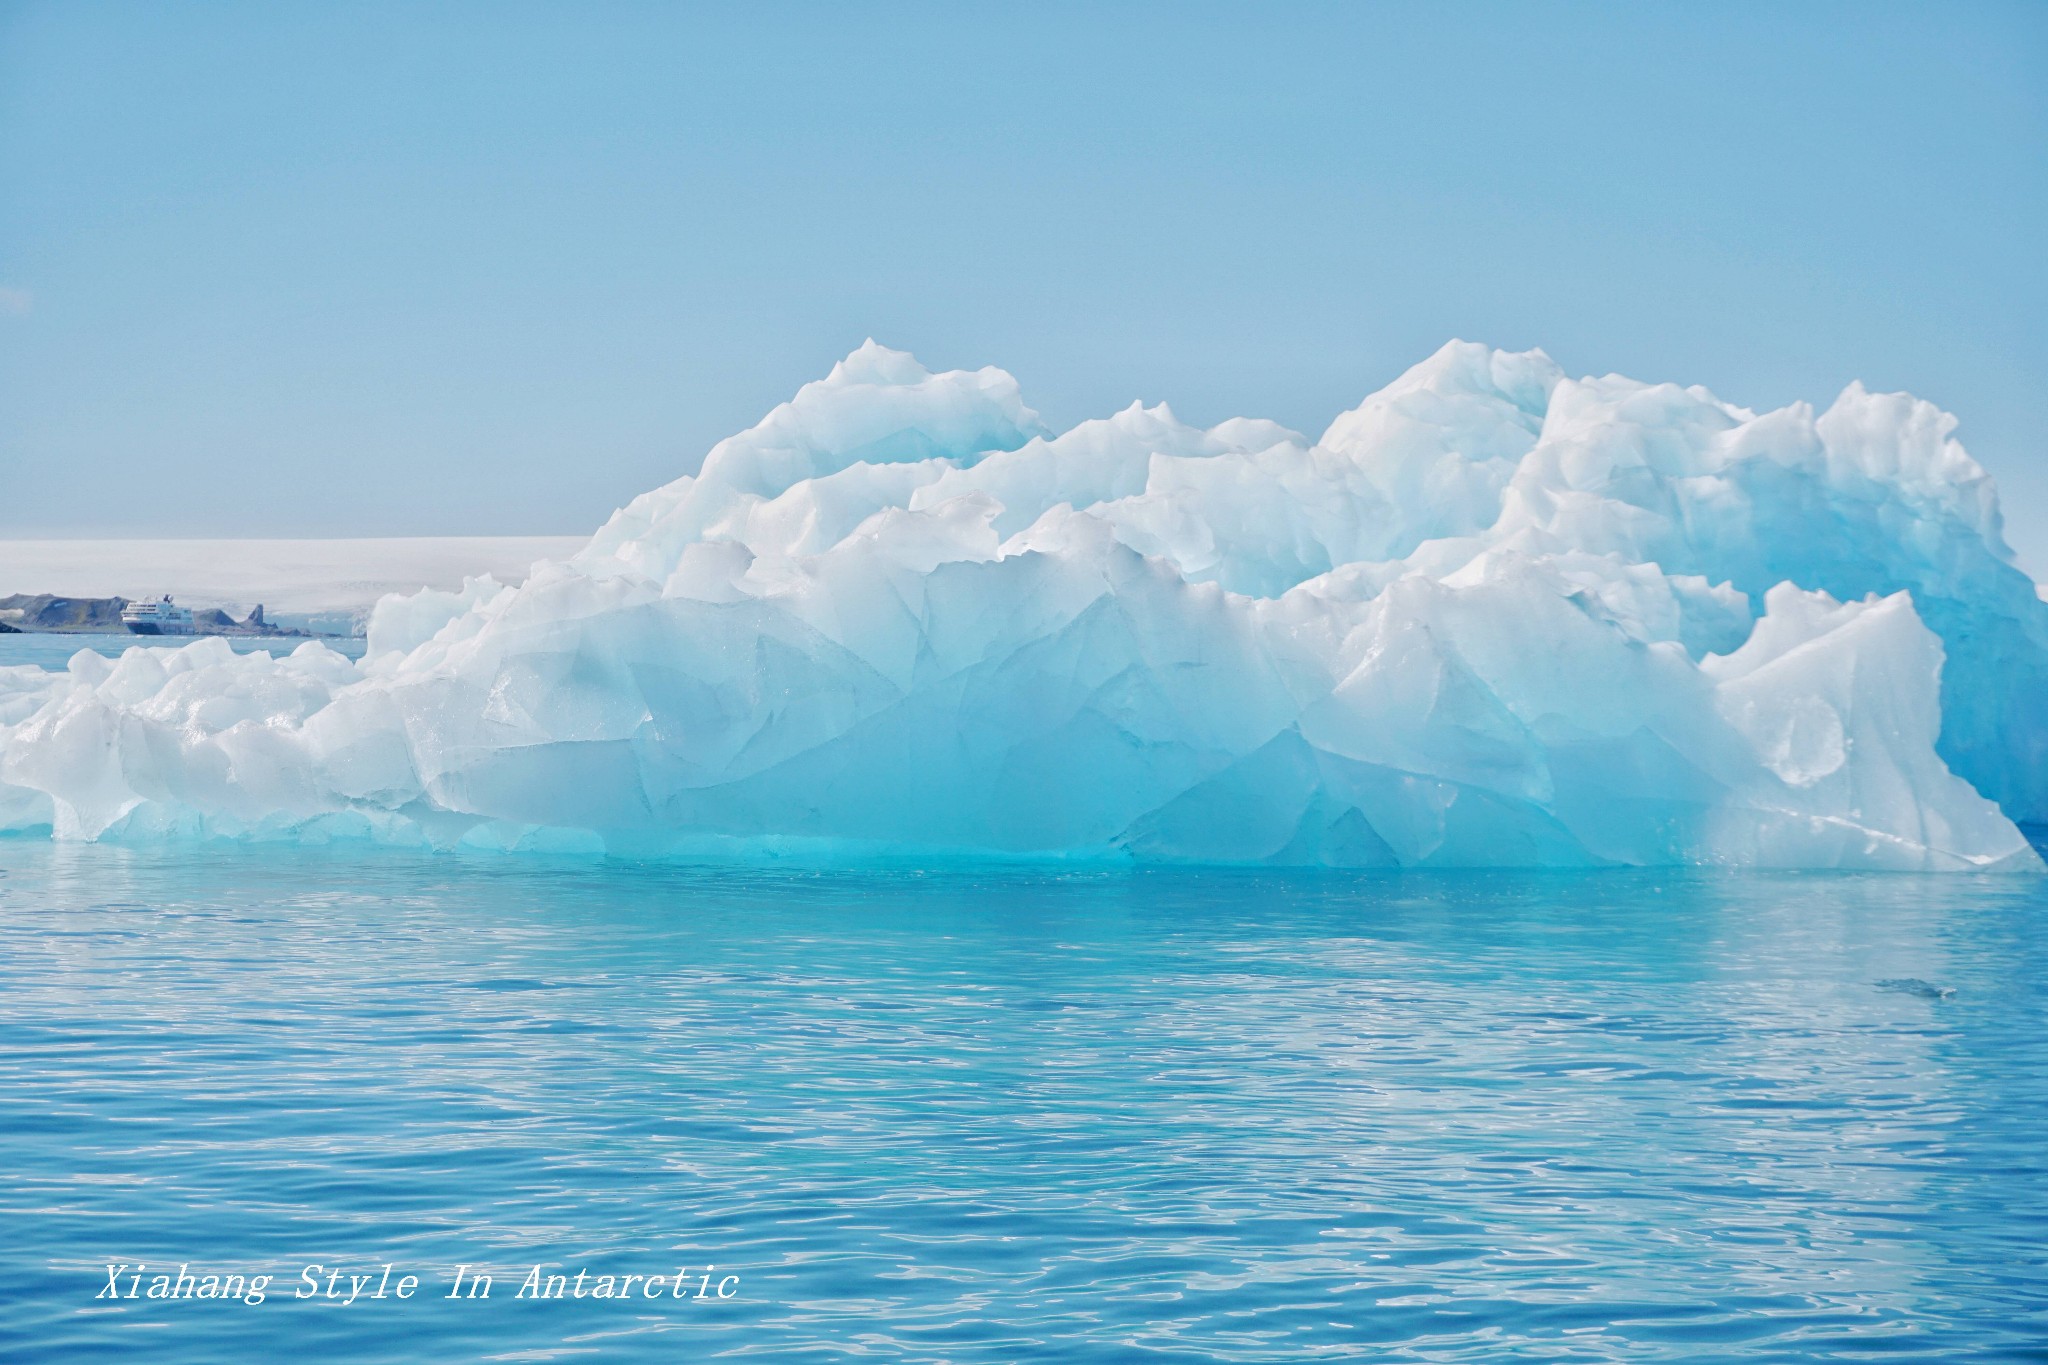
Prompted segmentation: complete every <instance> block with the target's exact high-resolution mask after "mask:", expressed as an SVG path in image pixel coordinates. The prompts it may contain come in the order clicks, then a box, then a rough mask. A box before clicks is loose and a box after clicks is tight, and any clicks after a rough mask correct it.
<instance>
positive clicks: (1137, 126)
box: [0, 0, 2048, 571]
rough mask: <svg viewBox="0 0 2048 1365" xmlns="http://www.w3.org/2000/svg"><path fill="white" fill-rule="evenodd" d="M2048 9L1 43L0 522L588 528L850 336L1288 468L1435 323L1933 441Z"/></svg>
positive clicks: (2023, 342)
mask: <svg viewBox="0 0 2048 1365" xmlns="http://www.w3.org/2000/svg"><path fill="white" fill-rule="evenodd" d="M2044 241H2048V4H2041V3H2016V4H1970V3H1955V2H1953V0H1950V2H1947V3H1939V4H1933V3H1930V4H1924V5H1916V6H1887V5H1883V4H1853V5H1841V6H1834V5H1828V4H1820V3H1806V4H1797V5H1780V4H1769V5H1766V4H1756V5H1744V4H1712V5H1708V4H1699V5H1673V6H1659V5H1642V4H1615V5H1606V4H1600V5H1568V4H1534V3H1532V4H1519V5H1512V6H1509V5H1502V6H1460V5H1454V4H1416V5H1365V4H1354V5H1341V6H1338V5H1333V6H1327V7H1326V6H1313V5H1302V6H1278V7H1274V6H1256V7H1255V6H1251V5H1244V6H1238V7H1215V8H1211V7H1205V6H1190V5H1172V6H1165V5H1161V6H1157V7H1153V6H1141V5H1121V6H1118V5H1110V6H1101V5H1090V6H1074V7H1071V8H1070V7H1063V6H1049V5H1033V6H1010V5H1004V6H987V7H979V6H973V5H964V4H947V5H934V6H930V7H916V6H902V5H831V6H826V5H819V6H787V7H781V6H752V5H735V6H728V7H723V8H722V9H720V10H718V11H711V10H708V9H707V10H697V9H692V8H687V7H683V6H680V5H653V4H650V5H606V4H574V5H572V4H566V3H564V4H559V5H548V6H537V5H509V4H478V5H462V4H451V5H413V4H408V5H391V6H382V5H273V4H246V5H239V4H225V3H223V4H207V5H199V4H126V5H102V4H93V3H68V2H67V3H49V4H13V5H7V6H4V7H0V535H14V536H20V535H64V534H93V535H96V534H155V535H218V534H230V535H352V534H435V533H499V532H502V533H533V532H551V531H560V532H577V531H585V530H588V529H590V528H592V527H594V526H595V525H596V524H597V523H598V522H599V521H600V520H602V519H603V517H604V516H605V515H606V513H607V512H608V511H609V510H610V509H611V508H612V507H614V506H615V505H617V504H618V503H620V502H621V501H623V500H625V499H626V498H628V497H630V496H631V495H632V494H634V493H636V492H638V491H639V490H641V489H643V488H646V487H650V486H652V485H654V484H657V483H659V482H662V481H664V480H666V479H668V478H670V477H672V476H674V475H675V474H677V473H681V472H686V471H688V470H689V469H691V468H693V467H694V466H695V463H696V461H697V460H698V459H699V458H700V457H701V455H702V453H703V451H704V449H705V448H706V447H708V446H709V445H710V444H711V443H712V442H713V441H714V440H716V439H717V438H718V437H719V436H721V435H724V434H726V433H727V432H730V431H732V430H735V429H737V428H739V427H742V426H745V425H747V424H749V423H751V422H752V421H753V420H755V419H756V418H757V417H758V416H759V415H760V414H761V413H762V412H764V411H765V410H766V409H767V408H768V407H770V406H772V405H773V404H774V403H776V402H778V401H780V400H781V399H782V398H785V397H787V396H788V395H789V394H790V393H791V392H792V391H793V390H794V389H795V388H796V387H797V385H798V384H800V383H802V382H803V381H804V380H806V379H809V378H813V377H816V376H817V375H819V374H821V373H823V372H824V370H825V369H826V368H827V367H828V366H829V365H830V364H831V362H832V361H833V360H834V359H836V358H837V357H838V356H840V355H841V354H843V353H844V352H846V351H847V350H848V349H850V348H851V347H853V346H854V345H856V344H858V343H859V342H860V341H861V339H862V338H863V337H866V336H868V335H870V334H872V335H874V336H875V337H877V338H878V339H880V340H882V341H884V342H887V343H888V344H891V345H894V346H899V347H904V348H907V349H910V350H913V351H915V352H916V353H917V354H918V355H919V356H920V357H921V358H922V359H924V360H925V361H926V362H927V363H928V364H931V365H933V366H935V367H943V366H960V365H964V366H977V365H982V364H997V365H1001V366H1003V367H1004V368H1006V369H1009V370H1011V371H1013V372H1015V373H1016V374H1017V375H1018V376H1019V378H1020V379H1021V380H1022V381H1023V383H1024V386H1025V392H1026V394H1027V395H1028V396H1029V397H1030V398H1031V400H1032V401H1033V402H1035V403H1036V404H1037V406H1039V408H1040V409H1041V410H1042V411H1044V412H1045V413H1046V414H1047V416H1048V417H1049V418H1050V419H1051V420H1053V421H1055V422H1058V423H1062V424H1063V423H1066V422H1070V421H1074V420H1078V419H1080V418H1082V417H1086V416H1092V415H1099V414H1103V413H1107V412H1109V411H1111V410H1114V409H1116V408H1118V407H1121V406H1123V405H1124V404H1126V403H1127V402H1129V401H1130V400H1131V399H1133V398H1143V399H1145V400H1147V401H1156V400H1159V399H1166V400H1168V401H1170V402H1171V403H1173V405H1174V407H1175V408H1176V410H1177V411H1179V412H1180V413H1181V414H1182V415H1183V416H1185V417H1188V418H1191V419H1195V420H1200V421H1204V422H1208V421H1214V420H1217V419H1220V418H1222V417H1225V416H1230V415H1235V414H1239V413H1243V414H1250V415H1258V416H1269V417H1274V418H1278V419H1279V420H1281V421H1284V422H1287V423H1289V424H1291V425H1293V426H1296V427H1300V428H1303V429H1306V430H1309V431H1311V432H1315V431H1319V430H1320V429H1321V428H1322V426H1323V424H1324V423H1325V422H1327V421H1328V419H1329V418H1330V417H1331V416H1332V415H1333V414H1335V413H1336V412H1337V411H1339V410H1340V409H1342V408H1344V407H1348V406H1350V405H1352V404H1353V403H1355V402H1356V401H1357V400H1358V399H1359V398H1360V397H1361V396H1363V395H1364V394H1365V393H1367V392H1368V391H1370V390H1371V389H1373V388H1376V387H1377V386H1379V385H1380V384H1381V383H1383V382H1385V381H1386V380H1387V379H1389V378H1391V377H1392V376H1393V375H1394V374H1396V373H1398V372H1399V371H1400V370H1401V369H1403V368H1404V367H1406V366H1407V365H1408V364H1410V363H1412V362H1413V361H1415V360H1417V359H1419V358H1421V357H1422V356H1424V355H1426V354H1427V353H1428V352H1429V351H1431V350H1433V349H1434V348H1435V347H1436V346H1437V345H1438V344H1439V343H1440V342H1442V341H1443V340H1444V339H1446V338H1447V337H1451V336H1462V337H1467V338H1471V339H1474V340H1482V341H1488V342H1492V343H1494V344H1496V345H1504V346H1513V347H1524V346H1538V345H1540V346H1542V347H1544V348H1545V349H1547V350H1548V351H1550V353H1551V354H1552V355H1553V356H1555V357H1556V358H1557V359H1558V361H1559V362H1560V363H1562V364H1563V365H1564V366H1565V367H1566V368H1567V369H1568V370H1571V371H1573V372H1606V371H1609V370H1618V371H1621V372H1623V373H1627V374H1631V375H1635V376H1637V377H1640V378H1645V379H1675V380H1679V381H1682V382H1687V383H1704V384H1706V385H1708V386H1710V387H1712V388H1713V389H1715V390H1716V391H1718V392H1719V393H1721V394H1722V395H1723V396H1725V397H1727V398H1730V399H1733V400H1735V401H1738V402H1743V403H1746V404H1749V405H1751V406H1765V405H1776V404H1779V403H1782V402H1785V401H1788V400H1790V399H1793V398H1798V397H1808V398H1813V399H1816V400H1820V401H1823V402H1824V401H1826V400H1828V399H1830V398H1831V397H1832V396H1833V395H1834V394H1835V393H1836V392H1837V391H1838V390H1839V389H1840V387H1841V386H1842V385H1843V384H1844V383H1846V382H1847V381H1848V380H1850V379H1856V378H1861V379H1863V380H1865V381H1867V382H1869V383H1870V384H1872V385H1874V386H1879V387H1885V388H1910V389H1912V390H1914V391H1915V392H1918V393H1920V394H1922V395H1924V396H1927V397H1930V398H1932V399H1934V400H1936V401H1938V402H1940V403H1942V404H1943V405H1944V406H1947V407H1949V408H1951V409H1952V410H1954V411H1956V412H1958V413H1959V414H1961V416H1962V418H1963V423H1964V425H1963V433H1962V434H1963V438H1964V440H1965V441H1966V443H1967V444H1968V445H1969V446H1970V448H1971V450H1972V451H1973V452H1974V453H1975V454H1976V455H1977V456H1978V458H1979V459H1980V460H1982V461H1983V462H1984V463H1985V464H1986V465H1988V466H1989V467H1990V468H1991V469H1992V471H1993V472H1994V473H1995V474H1996V475H1997V476H1998V478H1999V480H2000V482H2001V483H2002V484H2003V486H2004V487H2005V489H2006V491H2007V502H2008V509H2009V510H2008V517H2009V520H2010V522H2011V523H2012V534H2013V539H2014V540H2015V541H2016V542H2017V543H2018V544H2020V546H2021V547H2022V551H2023V557H2024V559H2025V561H2026V562H2027V563H2028V564H2029V566H2030V567H2032V568H2034V569H2035V570H2037V571H2042V570H2048V467H2044V462H2043V460H2042V455H2043V454H2044V442H2043V439H2042V435H2043V414H2044V412H2048V265H2044V246H2043V243H2044Z"/></svg>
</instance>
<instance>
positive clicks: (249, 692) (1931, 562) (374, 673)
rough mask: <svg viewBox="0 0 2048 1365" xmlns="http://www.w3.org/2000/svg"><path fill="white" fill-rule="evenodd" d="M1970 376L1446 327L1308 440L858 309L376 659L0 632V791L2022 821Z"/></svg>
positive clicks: (321, 808) (1724, 859)
mask: <svg viewBox="0 0 2048 1365" xmlns="http://www.w3.org/2000/svg"><path fill="white" fill-rule="evenodd" d="M1954 426H1955V421H1954V419H1953V418H1951V417H1949V416H1948V415H1946V414H1945V413H1942V412H1940V411H1939V410H1937V409H1936V408H1934V407H1932V406H1931V405H1929V404H1927V403H1923V402H1920V401H1919V400H1917V399H1914V398H1912V397H1910V396H1907V395H1903V394H1872V393H1868V392H1865V391H1864V390H1863V388H1862V387H1860V386H1851V387H1850V388H1849V389H1848V390H1847V391H1846V392H1845V393H1843V394H1842V395H1841V397H1839V398H1838V399H1836V401H1835V403H1834V404H1833V406H1832V407H1830V408H1828V409H1827V410H1826V411H1825V412H1823V413H1820V414H1816V413H1815V412H1814V411H1813V410H1812V409H1811V408H1810V407H1808V406H1806V405H1805V404H1795V405H1793V406H1791V407H1788V408H1783V409H1780V410H1778V411H1775V412H1768V413H1762V414H1758V413H1753V412H1749V411H1746V410H1744V409H1742V408H1738V407H1735V406H1732V405H1730V404H1728V403H1724V402H1722V401H1720V400H1719V399H1717V398H1715V397H1714V396H1713V395H1711V394H1709V393H1708V392H1706V391H1705V390H1703V389H1699V388H1679V387H1677V386H1674V385H1669V384H1640V383H1636V382H1634V381H1631V380H1626V379H1621V378H1618V377H1614V376H1609V377H1606V378H1599V379H1577V380H1574V379H1568V378H1566V377H1565V376H1564V374H1563V373H1562V372H1561V371H1560V370H1559V369H1558V368H1557V366H1556V365H1554V364H1553V363H1552V362H1551V361H1550V359H1549V358H1548V357H1547V356H1545V355H1543V354H1542V353H1541V352H1540V351H1530V352H1524V353H1520V354H1516V353H1509V352H1502V351H1495V350H1491V349H1489V348H1487V347H1484V346H1478V345H1472V344H1468V343H1464V342H1453V343H1451V344H1449V345H1447V346H1445V347H1444V348H1443V349H1442V350H1440V351H1438V352H1437V353H1436V354H1435V355H1434V356H1432V357H1430V358H1429V359H1428V360H1426V361H1424V362H1423V363H1422V364H1420V365H1418V366H1416V367H1415V368H1414V369H1412V370H1410V371H1409V372H1408V373H1406V374H1404V375H1402V376H1401V377H1400V378H1399V379H1398V380H1396V381H1395V382H1394V383H1393V384H1391V385H1389V386H1388V387H1387V388H1385V389H1382V390H1381V391H1380V392H1378V393H1376V394H1374V395H1373V396H1372V397H1370V398H1368V399H1367V400H1366V401H1365V402H1364V403H1363V404H1361V405H1360V406H1359V407H1358V408H1356V409H1354V410H1353V411H1351V412H1347V413H1345V414H1343V415H1342V416H1340V417H1339V418H1337V420H1336V421H1335V422H1333V423H1332V424H1331V425H1330V428H1329V430H1328V431H1327V432H1325V433H1324V434H1323V436H1322V438H1321V439H1320V440H1316V441H1311V440H1309V439H1307V438H1306V437H1304V436H1302V435H1300V434H1298V433H1295V432H1292V431H1289V430H1287V429H1286V428H1284V427H1280V426H1278V425H1276V424H1274V423H1271V422H1265V421H1255V420H1244V419H1240V420H1234V421H1229V422H1225V423H1222V424H1221V425H1219V426H1215V427H1212V428H1209V429H1208V430H1198V429H1195V428H1193V427H1189V426H1187V425H1185V424H1183V423H1182V422H1180V421H1179V420H1178V419H1176V418H1175V416H1174V415H1173V413H1172V412H1171V411H1170V410H1169V409H1168V408H1166V407H1165V406H1164V405H1161V406H1159V407H1153V408H1145V407H1141V406H1138V405H1135V404H1134V405H1132V406H1131V407H1130V408H1127V409H1126V410H1124V411H1123V412H1120V413H1117V414H1116V415H1115V416H1113V417H1109V418H1105V419H1101V420H1096V421H1089V422H1083V423H1082V424H1081V425H1079V426H1077V427H1075V428H1073V429H1072V430H1070V431H1066V432H1059V433H1055V432H1053V431H1050V430H1048V429H1047V428H1046V427H1045V426H1044V424H1043V423H1041V422H1040V421H1039V419H1038V416H1037V415H1036V414H1035V413H1034V412H1033V411H1032V410H1031V409H1030V408H1029V407H1027V406H1026V405H1025V403H1024V401H1023V398H1022V396H1021V394H1020V393H1019V390H1018V386H1017V383H1016V381H1015V380H1014V379H1012V378H1011V377H1010V376H1009V375H1008V374H1005V373H1004V372H1002V371H1000V370H995V369H984V370H980V371H977V372H973V373H968V372H964V371H952V372H948V373H945V374H937V375H934V374H931V373H929V372H927V371H926V370H925V369H924V368H923V367H922V366H920V365H919V364H918V363H917V362H916V361H915V360H914V359H912V358H911V357H910V356H908V355H905V354H903V353H901V352H898V351H891V350H888V349H886V348H883V347H880V346H877V345H875V344H874V343H872V342H870V343H868V344H867V345H865V346H863V347H862V348H861V349H860V350H858V351H856V352H854V353H853V354H852V355H850V356H848V357H847V358H846V360H844V361H843V362H841V363H840V364H839V365H838V366H836V367H835V368H834V369H833V371H832V373H831V375H830V376H828V377H827V378H825V379H823V380H820V381H818V382H816V383H813V384H809V385H806V386H805V387H804V388H803V389H802V390H801V391H800V392H799V393H798V394H797V396H796V397H795V398H794V399H792V400H791V401H790V402H788V403H786V404H784V405H783V406H781V407H779V408H777V409H776V410H775V411H774V412H772V413H770V414H769V415H768V416H767V417H766V418H765V419H764V420H763V421H762V422H761V423H760V424H759V425H758V426H756V427H754V428H753V429H751V430H749V431H745V432H742V433H740V434H739V435H737V436H734V437H732V438H730V439H729V440H726V441H724V442H721V443H720V444H719V445H718V446H717V447H716V448H714V449H713V450H712V451H711V453H710V454H709V455H708V456H707V457H706V458H705V460H704V463H703V466H702V469H701V471H700V472H699V473H698V474H696V475H695V476H692V477H687V478H681V479H678V480H676V481H675V482H674V483H671V484H669V485H667V486H666V487H663V488H659V489H656V490H654V491H653V492H650V493H646V494H643V495H642V496H641V497H639V498H636V499H635V500H634V501H633V502H632V503H630V504H629V505H628V506H626V507H625V508H623V509H621V510H620V511H619V512H617V513H616V514H615V515H614V516H613V517H612V518H611V520H610V521H609V522H607V523H606V524H605V525H604V526H603V527H602V528H601V529H600V530H599V531H598V532H597V534H596V535H595V536H594V537H593V538H592V539H591V541H590V543H589V545H588V546H587V547H585V548H584V549H583V550H582V551H581V552H580V553H578V554H576V555H575V556H574V557H573V558H571V559H569V560H568V561H566V562H562V563H548V564H542V565H539V566H536V569H535V571H534V573H533V575H532V576H531V578H530V579H529V580H528V581H527V582H526V583H525V584H524V585H523V586H522V587H519V588H516V589H515V588H507V587H501V586H499V585H497V584H495V583H493V582H492V581H490V580H488V579H483V580H473V581H471V582H470V583H469V584H468V585H467V586H466V587H465V589H464V590H463V591H461V592H459V593H450V592H433V591H429V592H421V593H417V594H414V595H412V596H409V597H387V598H385V599H384V601H383V602H382V603H380V604H379V606H378V607H377V609H376V611H375V613H374V615H373V617H372V620H371V625H370V639H369V649H368V652H367V654H366V656H365V658H364V659H363V661H362V662H361V663H360V664H354V663H351V662H350V661H348V660H346V659H344V658H342V657H341V656H340V655H338V654H335V653H333V652H331V651H329V650H327V649H325V648H323V647H322V646H320V645H318V644H307V645H304V646H301V647H300V648H299V649H298V650H296V651H295V652H294V653H292V654H291V655H290V656H288V657H285V658H279V659H272V658H270V657H269V656H266V655H262V654H253V655H236V654H234V653H232V652H231V651H230V650H229V648H228V646H227V644H226V642H225V641H221V640H201V641H200V642H198V643H196V644H192V645H188V646H186V647H184V648H182V649H168V648H140V647H138V648H135V649H131V650H129V651H128V652H127V653H126V654H125V655H124V656H123V657H122V658H120V659H118V660H107V659H103V658H100V657H99V656H97V655H93V654H80V655H79V656H78V657H76V658H74V659H73V660H72V661H71V663H70V666H69V670H68V672H65V673H60V674H51V673H46V672H43V671H41V670H38V669H33V668H16V669H7V670H0V827H5V828H12V829H17V830H39V829H43V828H48V829H49V830H51V831H52V832H53V833H54V834H55V836H56V837H58V838H66V839H96V838H120V839H124V840H143V839H150V838H156V837H162V836H172V835H201V836H213V837H227V838H244V839H302V840H324V839H333V838H343V837H365V838H376V839H383V840H393V841H403V842H426V843H431V844H434V845H437V846H451V845H456V844H463V845H470V846H481V847H492V848H517V847H531V848H591V849H596V848H603V849H606V850H609V851H612V852H617V853H626V854H636V855H638V854H645V855H683V856H717V857H734V858H749V857H769V856H792V855H795V856H805V857H819V858H828V859H862V858H896V857H916V858H928V857H935V856H936V857H943V856H949V855H958V856H987V855H998V856H1020V857H1061V858H1082V859H1104V858H1115V859H1124V858H1130V859H1140V860H1155V861H1200V862H1234V863H1237V862H1249V863H1257V862H1271V863H1292V864H1333V865H1389V866H1393V865H1400V866H1417V865H1419V866H1476V865H1503V864H1506V865H1524V866H1528V865H1588V864H1604V863H1625V864H1656V863H1681V862H1711V863H1725V864H1735V865H1755V866H1778V867H1870V868H1914V869H1965V868H1984V867H2034V866H2038V861H2037V860H2036V858H2035V856H2034V855H2033V853H2032V852H2031V851H2030V850H2029V848H2028V845H2027V842H2026V840H2025V839H2024V838H2023V837H2022V836H2021V835H2020V833H2019V831H2018V830H2017V829H2016V828H2015V826H2014V824H2013V821H2014V820H2040V819H2048V606H2044V604H2043V603H2042V602H2041V601H2040V600H2039V598H2038V597H2037V596H2036V593H2035V590H2034V585H2033V583H2032V582H2031V581H2030V580H2029V579H2028V578H2027V576H2026V575H2025V574H2023V573H2021V572H2020V571H2019V570H2018V569H2017V568H2015V567H2014V566H2013V564H2012V562H2011V555H2010V552H2009V551H2008V550H2007V548H2006V547H2005V544H2004V541H2003V539H2002V535H2001V532H2000V527H1999V515H1998V507H1997V498H1996V494H1995V492H1994V490H1993V488H1992V485H1991V481H1990V480H1989V479H1988V478H1987V477H1986V476H1985V474H1984V472H1983V470H1982V469H1980V468H1979V467H1978V466H1977V465H1976V464H1975V463H1974V462H1973V461H1972V460H1971V459H1970V458H1969V456H1968V455H1966V454H1965V453H1964V452H1963V449H1962V447H1961V446H1959V445H1958V444H1956V442H1955V441H1954V440H1953V439H1951V433H1952V431H1953V429H1954Z"/></svg>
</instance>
